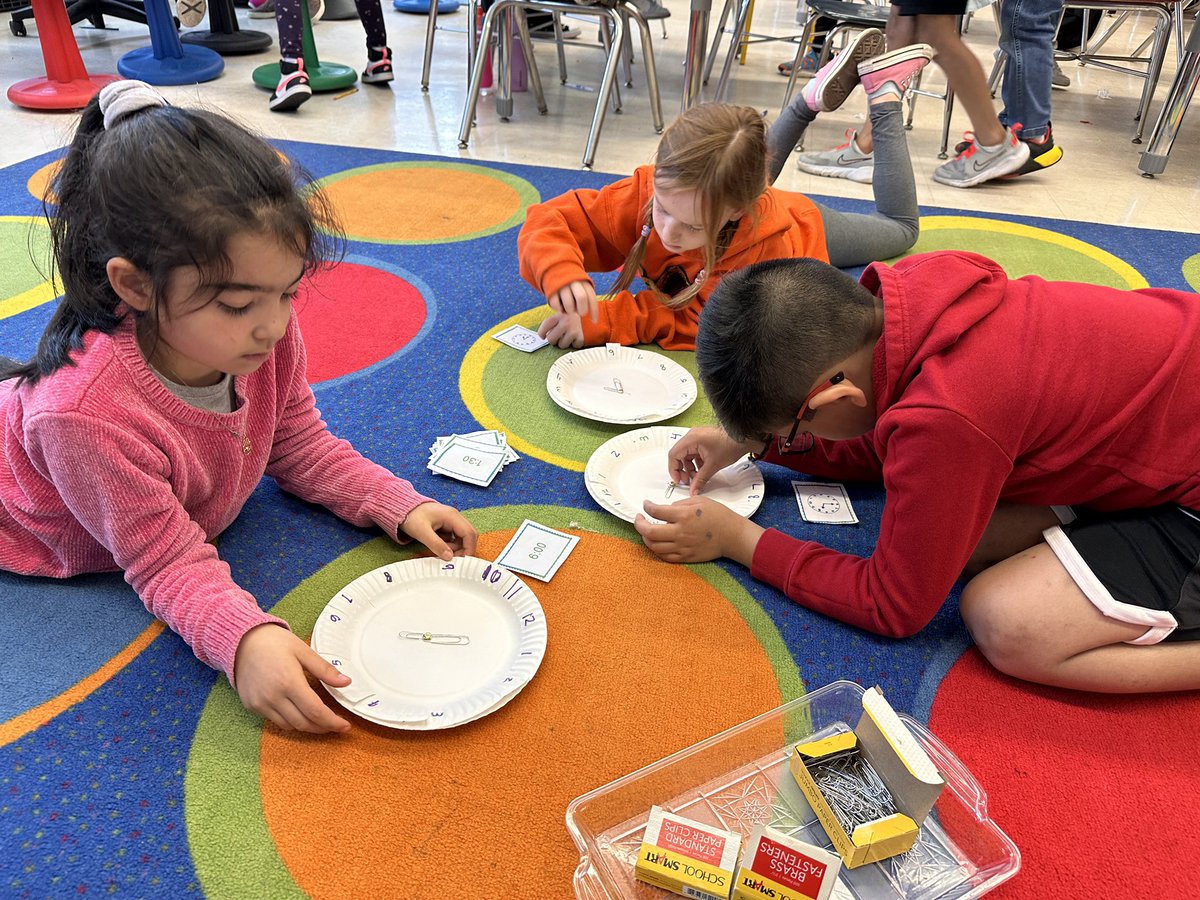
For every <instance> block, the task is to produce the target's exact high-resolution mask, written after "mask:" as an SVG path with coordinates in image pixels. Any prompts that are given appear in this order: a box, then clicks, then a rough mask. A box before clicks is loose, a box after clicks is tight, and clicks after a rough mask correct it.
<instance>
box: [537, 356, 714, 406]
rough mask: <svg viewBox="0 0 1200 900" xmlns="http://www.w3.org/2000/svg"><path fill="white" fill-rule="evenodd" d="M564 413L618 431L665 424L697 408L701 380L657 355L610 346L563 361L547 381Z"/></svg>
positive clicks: (547, 376)
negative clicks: (651, 424)
mask: <svg viewBox="0 0 1200 900" xmlns="http://www.w3.org/2000/svg"><path fill="white" fill-rule="evenodd" d="M546 390H547V391H549V392H550V398H551V399H552V400H553V401H554V402H555V403H557V404H558V405H559V406H561V407H562V408H563V409H565V410H568V411H570V412H573V413H575V414H576V415H578V416H583V417H584V418H587V419H594V420H595V421H597V422H608V423H610V424H614V425H632V424H638V423H643V422H661V421H662V420H663V419H670V418H671V417H673V416H677V415H679V414H680V413H681V412H683V411H684V410H685V409H687V408H688V407H689V406H691V405H692V404H693V403H695V402H696V379H695V378H693V377H692V373H691V372H689V371H688V370H687V369H685V368H684V367H683V366H681V365H679V363H677V362H675V360H673V359H671V358H670V357H668V356H663V355H662V354H661V353H655V352H654V351H653V350H643V349H642V348H640V347H622V346H621V345H620V344H606V345H604V346H603V347H589V348H588V349H586V350H576V351H575V352H574V353H568V354H566V355H564V356H560V357H559V358H558V359H557V360H555V361H554V365H552V366H551V367H550V371H549V372H548V373H547V375H546Z"/></svg>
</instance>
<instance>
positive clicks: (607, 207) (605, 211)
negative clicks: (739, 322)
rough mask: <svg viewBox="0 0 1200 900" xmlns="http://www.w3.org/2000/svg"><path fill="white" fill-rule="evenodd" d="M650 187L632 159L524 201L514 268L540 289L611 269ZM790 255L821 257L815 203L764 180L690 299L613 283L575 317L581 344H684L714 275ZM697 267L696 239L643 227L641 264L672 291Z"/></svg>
mask: <svg viewBox="0 0 1200 900" xmlns="http://www.w3.org/2000/svg"><path fill="white" fill-rule="evenodd" d="M653 193H654V167H653V166H641V167H640V168H638V169H637V170H636V171H635V172H634V173H633V175H632V176H631V177H629V178H624V179H622V180H620V181H618V182H615V183H614V184H610V185H608V186H606V187H604V188H601V189H600V190H598V191H596V190H578V191H569V192H568V193H566V194H563V195H561V196H559V197H555V198H553V199H552V200H547V201H546V202H545V203H539V204H537V205H536V206H533V207H530V209H529V213H528V215H527V216H526V219H525V224H524V225H523V226H522V227H521V233H520V235H519V236H518V237H517V249H518V253H519V255H520V258H521V276H522V277H523V278H524V279H525V280H526V281H528V282H529V283H530V284H531V285H533V287H534V289H535V290H537V291H538V292H539V293H541V294H542V295H543V296H548V295H550V294H553V293H554V292H555V291H558V290H560V289H561V288H564V287H566V286H567V285H568V284H570V283H571V282H573V281H591V278H590V277H589V275H588V273H589V272H612V271H615V270H617V269H619V268H620V267H621V265H622V264H623V263H624V262H625V258H626V256H628V254H629V251H630V249H631V248H632V247H633V245H634V244H635V243H637V239H638V236H639V235H640V234H641V230H642V225H643V223H644V211H645V209H646V207H647V205H648V204H649V202H650V198H651V196H652V195H653ZM797 256H811V257H814V258H816V259H820V260H823V261H825V262H828V261H829V254H828V251H827V250H826V248H825V226H824V224H823V223H822V221H821V213H820V210H818V209H817V207H816V205H815V204H814V203H813V202H812V201H811V200H809V199H808V198H807V197H805V196H804V195H803V194H794V193H791V192H788V191H781V190H777V189H775V188H767V190H766V192H765V193H764V194H763V195H762V197H760V198H759V200H758V203H757V204H756V205H755V208H754V212H753V213H750V214H748V215H745V216H743V217H742V218H741V219H740V220H739V221H738V224H737V230H736V232H735V233H734V236H733V240H732V241H731V242H730V244H729V248H728V249H727V250H726V251H725V254H724V255H723V256H722V257H721V258H720V259H719V260H717V265H716V267H715V271H713V272H710V273H709V274H708V276H707V277H706V278H705V280H704V284H703V285H702V286H701V288H700V293H699V294H698V295H697V296H696V297H695V298H693V299H692V301H691V302H690V303H688V304H687V305H686V306H683V307H680V308H679V309H671V308H670V307H668V306H665V305H664V304H663V303H662V301H661V300H659V298H658V295H657V294H655V292H654V291H652V290H650V289H649V288H647V287H643V288H642V290H640V291H638V292H637V293H636V294H635V293H631V292H629V291H622V292H621V293H620V294H618V295H617V296H616V297H615V298H614V299H613V301H612V302H610V303H601V304H600V320H599V321H598V322H593V321H592V320H591V319H590V318H588V317H587V316H584V317H583V333H584V344H586V345H587V346H595V345H597V344H604V343H606V342H610V341H611V342H615V343H619V344H658V345H659V346H660V347H662V348H663V349H664V350H692V349H694V348H695V346H696V329H697V325H698V323H699V321H700V310H701V309H702V308H703V306H704V303H705V301H706V300H707V299H708V296H709V294H711V293H712V292H713V290H714V289H715V288H716V286H717V284H718V283H719V282H720V280H721V276H722V275H724V274H726V273H727V272H732V271H734V270H735V269H740V268H742V267H743V266H748V265H750V264H751V263H756V262H759V261H761V260H765V259H781V258H785V257H797ZM673 267H674V272H672V268H673ZM703 268H704V251H703V250H702V249H701V250H691V251H688V252H685V253H672V252H671V251H669V250H667V249H666V248H665V247H664V246H663V244H662V241H661V240H660V239H659V237H658V233H657V232H655V231H653V230H652V231H651V232H650V236H649V238H648V239H647V245H646V255H645V258H644V259H643V261H642V271H643V272H645V273H646V274H647V275H649V276H650V277H651V278H652V279H653V280H654V281H655V282H656V283H657V284H658V285H659V286H660V287H662V288H663V289H664V290H667V291H670V293H672V294H674V293H678V291H680V290H682V289H683V287H684V285H686V284H690V283H691V282H692V280H693V279H695V277H696V275H697V274H698V273H699V272H700V270H701V269H703ZM672 276H673V277H672Z"/></svg>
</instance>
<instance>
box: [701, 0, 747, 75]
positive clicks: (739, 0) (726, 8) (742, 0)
mask: <svg viewBox="0 0 1200 900" xmlns="http://www.w3.org/2000/svg"><path fill="white" fill-rule="evenodd" d="M748 2H749V0H725V3H724V4H723V5H722V6H721V15H720V18H718V19H717V27H716V28H715V29H713V39H712V45H711V46H710V47H709V48H708V54H707V55H706V56H705V58H704V84H708V80H709V79H710V78H712V70H713V63H714V62H716V59H717V56H718V55H719V54H720V52H721V38H722V37H723V36H724V34H725V23H726V22H728V21H729V13H730V11H731V10H732V8H733V6H734V4H735V3H736V4H737V5H738V9H739V11H738V12H737V13H736V14H735V15H734V17H733V18H734V21H735V22H736V21H738V20H739V19H740V18H741V11H740V10H741V7H742V6H745V5H746V4H747V3H748Z"/></svg>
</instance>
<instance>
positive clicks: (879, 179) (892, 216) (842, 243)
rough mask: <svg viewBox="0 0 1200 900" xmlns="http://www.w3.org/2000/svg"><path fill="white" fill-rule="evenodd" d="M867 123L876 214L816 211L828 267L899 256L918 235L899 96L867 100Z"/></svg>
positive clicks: (913, 189) (825, 208)
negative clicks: (871, 140)
mask: <svg viewBox="0 0 1200 900" xmlns="http://www.w3.org/2000/svg"><path fill="white" fill-rule="evenodd" d="M870 122H871V126H872V129H873V132H874V135H875V177H874V180H873V181H872V182H871V184H872V188H873V190H874V193H875V212H873V213H867V214H863V213H845V212H838V211H837V210H833V209H829V208H827V207H825V206H820V210H821V219H822V221H823V222H824V224H825V246H826V248H827V250H828V252H829V262H830V263H831V264H832V265H835V266H839V267H849V266H862V265H866V264H867V263H870V262H875V261H876V260H882V259H891V258H892V257H894V256H899V255H900V254H901V253H903V252H904V251H906V250H908V249H909V248H910V247H912V245H913V244H915V243H916V241H917V236H918V234H919V233H920V212H919V211H918V208H917V185H916V181H915V179H914V178H913V168H912V161H911V160H910V159H909V155H908V140H907V138H906V137H905V135H904V110H903V107H902V106H901V103H900V98H899V96H897V95H896V94H891V93H889V94H887V95H886V96H883V97H878V98H875V99H874V100H872V101H871V106H870ZM818 205H819V204H818Z"/></svg>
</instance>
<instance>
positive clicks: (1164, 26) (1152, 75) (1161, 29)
mask: <svg viewBox="0 0 1200 900" xmlns="http://www.w3.org/2000/svg"><path fill="white" fill-rule="evenodd" d="M1156 12H1157V13H1158V14H1159V16H1160V20H1159V23H1158V26H1157V27H1156V28H1155V29H1154V49H1153V50H1151V51H1150V63H1149V65H1148V66H1147V68H1146V84H1145V86H1144V87H1143V88H1142V102H1141V104H1140V105H1139V106H1138V113H1137V123H1138V126H1137V132H1136V134H1134V136H1133V143H1135V144H1140V143H1141V142H1142V134H1143V133H1145V131H1146V113H1148V112H1149V111H1150V98H1151V97H1153V96H1154V89H1155V88H1157V87H1158V78H1159V75H1161V74H1162V67H1163V59H1164V58H1165V57H1166V55H1167V43H1168V42H1169V41H1170V40H1171V31H1172V21H1171V20H1172V18H1173V17H1172V16H1171V15H1170V13H1168V12H1167V11H1166V10H1161V9H1160V10H1156Z"/></svg>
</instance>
